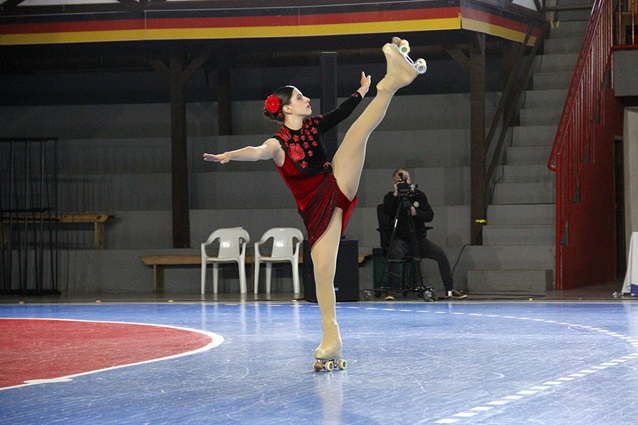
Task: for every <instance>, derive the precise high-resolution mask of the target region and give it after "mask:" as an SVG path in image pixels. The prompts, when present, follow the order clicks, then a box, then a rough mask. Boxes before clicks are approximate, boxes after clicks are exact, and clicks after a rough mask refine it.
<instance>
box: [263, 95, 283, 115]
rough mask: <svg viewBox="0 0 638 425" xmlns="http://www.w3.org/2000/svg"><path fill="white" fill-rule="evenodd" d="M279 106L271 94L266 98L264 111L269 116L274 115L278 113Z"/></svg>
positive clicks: (275, 97)
mask: <svg viewBox="0 0 638 425" xmlns="http://www.w3.org/2000/svg"><path fill="white" fill-rule="evenodd" d="M280 106H281V101H280V100H279V98H278V97H277V96H275V95H274V94H271V95H270V96H268V97H267V98H266V110H267V111H268V112H270V113H271V114H276V113H277V111H279V107H280Z"/></svg>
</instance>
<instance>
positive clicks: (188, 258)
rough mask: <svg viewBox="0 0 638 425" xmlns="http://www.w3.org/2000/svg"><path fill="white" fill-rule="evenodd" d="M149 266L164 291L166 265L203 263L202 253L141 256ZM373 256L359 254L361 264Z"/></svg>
mask: <svg viewBox="0 0 638 425" xmlns="http://www.w3.org/2000/svg"><path fill="white" fill-rule="evenodd" d="M140 258H141V260H142V262H144V264H146V265H147V266H153V289H154V290H155V292H156V293H157V292H164V267H166V266H182V265H184V266H186V265H198V266H201V264H202V257H201V255H143V256H141V257H140ZM370 258H372V254H359V258H358V261H359V265H362V264H364V263H365V262H366V260H368V259H370ZM254 262H255V256H254V255H246V264H250V265H251V266H252V265H253V264H254ZM299 264H303V256H302V255H300V256H299Z"/></svg>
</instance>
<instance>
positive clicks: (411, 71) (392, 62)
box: [377, 37, 428, 93]
mask: <svg viewBox="0 0 638 425" xmlns="http://www.w3.org/2000/svg"><path fill="white" fill-rule="evenodd" d="M382 50H383V54H384V55H385V58H386V62H387V70H386V74H385V77H383V79H382V80H381V81H380V82H379V84H377V90H385V91H388V92H390V93H394V92H396V91H397V90H399V89H400V88H401V87H405V86H407V85H408V84H410V83H411V82H412V81H414V79H415V78H416V77H417V75H418V74H425V72H426V71H427V69H428V67H427V64H426V62H425V60H424V59H417V60H416V62H415V61H413V60H412V59H411V58H410V57H409V56H408V53H410V44H409V43H408V41H407V40H401V39H400V38H399V37H393V38H392V43H387V44H385V45H384V46H383V49H382Z"/></svg>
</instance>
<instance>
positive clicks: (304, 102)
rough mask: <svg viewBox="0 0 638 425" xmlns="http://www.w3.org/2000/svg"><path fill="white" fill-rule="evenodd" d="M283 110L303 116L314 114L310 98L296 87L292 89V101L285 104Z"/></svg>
mask: <svg viewBox="0 0 638 425" xmlns="http://www.w3.org/2000/svg"><path fill="white" fill-rule="evenodd" d="M282 109H283V111H284V112H285V113H286V114H289V115H297V116H302V117H307V116H309V115H310V114H312V108H311V107H310V99H309V98H307V97H306V96H304V95H303V93H301V91H299V89H297V88H295V89H293V91H292V96H291V98H290V103H289V104H288V105H286V106H284V107H283V108H282Z"/></svg>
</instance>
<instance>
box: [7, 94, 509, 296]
mask: <svg viewBox="0 0 638 425" xmlns="http://www.w3.org/2000/svg"><path fill="white" fill-rule="evenodd" d="M497 99H498V96H497V95H495V94H490V98H489V103H488V105H487V108H486V109H487V111H486V114H487V115H488V119H489V117H490V116H491V113H492V112H493V110H494V109H495V106H496V103H497ZM368 101H369V100H366V101H365V102H368ZM363 106H365V105H363ZM261 108H262V102H252V101H247V102H236V103H234V104H233V115H234V125H235V126H234V129H235V132H236V133H237V135H234V136H217V135H216V133H217V129H216V104H214V103H197V104H189V105H188V108H187V109H188V134H189V139H188V150H189V172H190V176H189V179H190V181H189V186H190V187H189V191H190V193H189V197H190V205H191V214H190V219H191V248H190V249H187V250H174V249H172V230H171V226H172V216H171V192H170V190H171V189H170V188H171V175H170V108H169V106H168V105H166V104H144V105H142V104H132V105H68V106H35V107H6V108H2V110H0V137H12V136H21V137H24V136H26V135H29V136H34V137H35V136H51V137H58V138H59V141H58V159H59V161H58V176H59V193H58V201H59V205H60V207H59V210H60V212H100V213H111V214H115V215H116V218H115V220H113V221H111V222H108V223H106V225H105V228H106V241H105V249H104V250H102V251H96V250H93V249H92V240H93V239H92V238H93V232H92V225H90V224H87V225H86V226H84V225H69V226H65V227H64V228H62V229H63V231H62V232H61V233H60V247H61V250H62V251H61V270H60V276H61V279H60V283H59V287H60V289H61V290H62V291H64V292H68V293H93V292H97V293H100V292H104V293H108V292H118V293H120V292H121V293H144V292H149V291H151V290H152V269H151V268H149V267H147V266H145V265H144V264H143V263H142V262H141V261H140V259H139V257H140V256H142V255H151V254H154V253H155V254H157V253H165V254H169V253H170V254H175V253H180V254H184V253H188V254H193V253H194V254H198V253H199V244H200V243H201V242H203V241H204V240H205V239H206V238H207V237H208V235H209V234H210V233H211V232H212V231H213V230H215V229H217V228H220V227H233V226H243V227H244V228H246V229H247V230H248V232H249V233H250V235H251V239H252V241H253V242H254V241H257V240H259V238H260V237H261V235H262V234H263V233H264V232H265V231H266V230H267V229H269V228H271V227H279V226H294V227H298V228H300V229H303V222H302V221H301V218H300V217H299V215H298V214H297V211H296V208H295V204H294V200H293V198H292V195H291V194H290V193H289V191H288V189H287V188H286V186H285V185H284V184H283V183H282V181H281V177H280V176H279V175H278V173H277V171H276V169H275V167H274V165H273V164H272V163H270V162H269V161H262V162H258V163H239V162H235V163H230V164H228V165H225V166H221V165H219V164H211V163H206V162H204V161H203V160H201V155H202V153H203V152H207V151H209V152H210V151H212V152H215V151H217V152H220V151H224V150H229V149H236V148H239V147H242V146H245V145H257V144H260V143H261V142H262V141H263V140H265V138H267V137H269V136H270V135H272V134H273V133H274V131H275V130H276V126H275V127H274V126H273V123H272V122H268V121H267V120H265V119H262V117H261V112H260V111H261ZM360 110H361V108H360ZM359 112H360V111H359ZM356 115H357V113H356V112H355V116H356ZM354 118H355V117H352V118H350V119H349V120H348V122H346V123H344V124H342V125H341V126H340V130H341V133H340V135H339V137H340V138H342V137H343V131H345V130H346V129H347V128H348V126H349V124H350V123H351V122H352V121H353V120H354ZM488 122H489V121H488ZM468 127H469V96H468V95H466V94H451V95H428V96H397V97H396V98H395V99H394V101H393V104H392V105H391V107H390V109H389V111H388V114H387V116H386V119H385V120H384V122H383V123H382V124H381V126H380V127H379V128H378V130H377V131H376V132H375V133H374V134H373V135H372V137H371V138H370V141H369V144H368V151H367V159H366V165H365V168H364V171H363V175H362V178H361V184H360V190H359V194H358V196H359V204H358V207H357V208H356V209H355V211H354V213H353V216H352V218H351V219H350V222H349V224H348V228H347V230H346V237H348V238H351V239H356V240H358V241H359V247H360V252H364V253H371V252H372V249H373V248H374V247H377V246H378V244H379V235H378V232H377V231H376V228H377V226H378V225H377V218H376V205H377V204H378V203H380V202H381V201H382V198H383V195H384V194H385V193H386V192H388V191H389V190H390V189H391V182H392V181H391V173H392V171H393V170H394V169H395V168H397V167H407V168H408V169H410V171H411V174H412V177H413V180H414V182H415V183H417V184H418V185H419V187H420V188H421V189H422V190H424V191H425V192H426V193H427V195H428V197H429V200H430V203H431V204H432V205H433V207H434V210H435V219H434V221H433V223H432V225H433V226H434V229H433V230H432V231H431V232H430V237H431V239H432V240H434V241H435V242H436V243H438V244H440V245H442V246H443V247H444V248H445V249H446V251H448V254H449V256H450V261H451V263H452V264H455V262H456V260H457V257H458V255H459V254H460V252H461V249H462V246H463V245H464V244H467V243H469V220H470V218H469V190H470V180H469V130H468ZM3 149H6V146H0V155H4V154H6V151H4V150H3ZM0 173H6V170H4V171H0ZM5 176H6V174H3V178H4V177H5ZM251 250H252V245H251ZM429 263H432V264H429ZM425 267H426V270H427V271H428V275H429V276H430V277H431V280H432V283H434V284H435V285H439V287H440V289H441V290H442V285H441V284H440V278H439V277H438V271H437V269H436V264H435V263H434V262H428V261H426V266H425ZM360 272H361V276H360V281H361V287H362V288H365V287H370V286H371V285H372V274H373V273H372V264H371V263H368V264H366V265H365V266H364V267H362V268H360ZM236 273H237V272H236V270H233V269H232V267H229V268H227V270H225V271H224V277H225V279H226V280H227V282H226V283H224V284H223V285H222V286H221V288H220V290H222V291H231V292H236V291H237V286H238V285H237V279H236V276H237V275H236ZM465 275H466V270H465V269H464V268H463V267H462V266H459V269H458V270H456V272H455V277H456V278H457V281H458V282H459V287H461V288H462V287H463V281H464V280H465ZM209 278H210V276H209ZM275 278H276V280H277V282H278V283H274V285H275V286H274V289H276V290H291V279H290V272H289V271H287V270H285V269H284V268H281V270H277V271H275ZM211 279H212V278H211ZM278 285H279V286H278ZM249 286H250V285H249ZM165 288H166V291H167V292H178V293H179V292H184V293H189V294H192V293H199V268H198V267H190V266H189V267H174V268H173V267H170V268H167V269H166V272H165ZM209 288H210V286H209Z"/></svg>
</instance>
